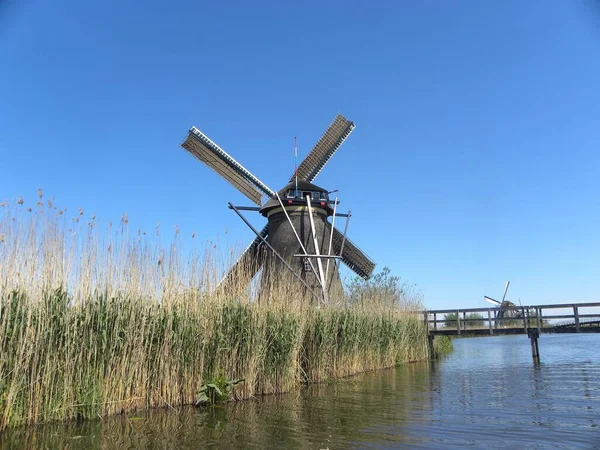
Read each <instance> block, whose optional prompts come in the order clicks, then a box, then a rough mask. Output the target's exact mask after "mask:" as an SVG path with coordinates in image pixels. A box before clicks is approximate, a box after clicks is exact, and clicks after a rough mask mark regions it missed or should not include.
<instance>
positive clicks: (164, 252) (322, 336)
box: [0, 192, 427, 429]
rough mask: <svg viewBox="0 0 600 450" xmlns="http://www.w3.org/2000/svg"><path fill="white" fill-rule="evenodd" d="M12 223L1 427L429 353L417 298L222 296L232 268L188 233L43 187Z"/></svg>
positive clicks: (0, 290) (257, 388)
mask: <svg viewBox="0 0 600 450" xmlns="http://www.w3.org/2000/svg"><path fill="white" fill-rule="evenodd" d="M0 214H1V216H0V429H3V428H6V427H9V426H17V425H22V424H32V423H39V422H47V421H53V420H67V419H74V418H95V417H104V416H106V415H110V414H115V413H119V412H124V411H130V410H134V409H139V408H151V407H168V408H173V409H176V408H177V407H178V406H180V405H183V404H190V403H192V402H194V400H195V398H196V396H197V393H198V391H199V389H200V387H201V385H202V384H203V383H204V382H205V381H206V380H210V379H211V378H214V377H216V376H225V377H228V378H231V379H234V378H244V379H245V380H246V381H245V382H244V383H242V384H240V385H238V386H237V387H236V389H235V392H234V395H235V397H236V398H246V397H249V396H254V395H260V394H267V393H277V392H285V391H289V390H291V389H293V388H295V387H296V386H298V385H299V384H300V383H303V382H313V381H322V380H326V379H333V378H337V377H342V376H347V375H351V374H354V373H357V372H361V371H365V370H372V369H378V368H383V367H389V366H393V365H395V364H398V363H401V362H406V361H411V360H418V359H423V358H425V357H427V346H426V341H427V339H426V334H425V330H424V327H423V326H422V324H421V323H420V320H419V317H418V316H417V315H416V314H414V312H411V311H413V310H414V309H417V308H416V307H417V306H419V302H418V301H417V302H416V303H415V302H414V298H413V297H410V296H407V295H405V294H402V295H400V297H398V298H397V299H396V300H397V301H395V302H394V303H393V304H390V303H387V302H381V301H379V302H378V301H377V299H378V296H377V292H376V291H373V292H371V294H370V295H372V297H371V298H372V299H373V302H369V301H367V299H366V298H361V301H351V300H348V299H347V298H343V299H337V301H336V302H332V303H334V304H332V305H331V306H325V307H317V306H315V304H314V302H311V301H307V300H306V298H304V297H303V296H302V295H301V292H300V291H299V290H298V289H297V288H296V287H295V286H296V285H295V284H294V283H289V284H287V289H286V288H285V287H282V283H278V291H277V292H273V291H271V292H268V294H266V295H265V292H262V293H261V296H260V297H257V296H256V292H255V290H253V289H251V288H248V279H246V278H244V277H240V278H239V279H238V280H237V281H236V283H237V285H235V286H233V287H232V288H231V289H228V290H226V291H224V290H215V289H214V287H215V285H216V283H217V282H218V281H219V279H220V277H221V276H222V274H223V271H224V270H225V268H226V267H227V266H228V264H230V263H231V261H227V263H221V262H220V260H219V258H216V257H215V256H214V252H211V251H205V249H204V248H203V249H202V251H196V250H194V249H187V250H186V251H183V250H182V246H181V245H180V244H179V241H178V237H177V233H176V235H175V239H174V241H173V242H172V243H171V245H169V246H167V247H164V246H162V245H161V243H160V234H159V233H158V231H155V232H153V233H150V234H144V233H142V232H136V233H132V232H131V231H130V229H129V227H128V223H127V217H126V216H123V217H122V218H121V221H120V222H119V223H118V224H116V225H111V224H106V225H105V226H102V227H100V226H99V225H98V222H97V220H96V219H95V217H88V216H86V214H85V213H84V211H81V210H79V211H77V212H76V213H74V214H73V213H71V212H69V211H65V210H59V209H57V208H56V207H55V206H54V205H53V204H52V201H51V200H50V201H44V199H43V198H42V193H41V192H40V193H39V200H38V203H37V205H36V206H35V208H31V209H29V208H27V206H26V205H25V204H24V203H23V202H17V204H16V205H8V204H4V205H3V206H2V207H1V208H0ZM100 228H102V229H100ZM234 293H235V294H234ZM403 295H404V298H402V296H403Z"/></svg>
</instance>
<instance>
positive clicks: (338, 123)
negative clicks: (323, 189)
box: [290, 114, 355, 183]
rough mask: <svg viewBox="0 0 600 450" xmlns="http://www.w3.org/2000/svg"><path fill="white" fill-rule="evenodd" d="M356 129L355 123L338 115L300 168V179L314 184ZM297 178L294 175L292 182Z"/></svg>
mask: <svg viewBox="0 0 600 450" xmlns="http://www.w3.org/2000/svg"><path fill="white" fill-rule="evenodd" d="M354 128H355V125H354V122H351V121H350V120H348V119H346V118H345V117H343V116H342V115H340V114H338V115H337V116H336V118H335V119H334V120H333V122H332V123H331V125H329V128H327V130H326V131H325V133H324V134H323V136H321V139H319V141H318V142H317V143H316V144H315V146H314V147H313V149H312V150H311V151H310V153H309V154H308V155H307V156H306V158H304V160H303V161H302V163H300V166H298V179H300V180H305V181H308V182H309V183H312V181H313V180H314V179H315V178H316V176H317V175H318V174H319V172H320V171H321V170H322V169H323V167H324V166H325V164H327V161H329V160H330V159H331V157H332V156H333V154H334V153H335V152H336V151H337V149H338V148H340V146H341V145H342V144H343V143H344V141H345V140H346V138H347V137H348V136H349V135H350V133H352V130H354ZM295 177H296V174H295V173H294V174H292V177H291V178H290V181H294V179H295Z"/></svg>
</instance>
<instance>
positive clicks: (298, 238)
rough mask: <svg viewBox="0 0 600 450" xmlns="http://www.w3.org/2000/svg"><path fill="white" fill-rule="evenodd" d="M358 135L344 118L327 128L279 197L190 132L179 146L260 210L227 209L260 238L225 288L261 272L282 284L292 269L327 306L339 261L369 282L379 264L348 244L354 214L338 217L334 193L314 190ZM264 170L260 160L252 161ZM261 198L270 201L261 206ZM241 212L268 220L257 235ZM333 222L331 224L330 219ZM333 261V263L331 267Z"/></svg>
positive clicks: (229, 275) (201, 136)
mask: <svg viewBox="0 0 600 450" xmlns="http://www.w3.org/2000/svg"><path fill="white" fill-rule="evenodd" d="M353 129H354V123H353V122H351V121H349V120H348V119H346V118H344V117H343V116H341V115H338V116H336V118H335V119H334V121H333V122H332V123H331V125H330V126H329V128H328V129H327V130H326V131H325V133H324V134H323V136H322V137H321V138H320V139H319V141H318V142H317V143H316V145H315V146H314V148H313V149H312V150H311V151H310V152H309V154H308V155H307V156H306V158H305V159H304V161H302V163H301V164H300V166H297V168H296V170H295V171H294V173H293V174H292V176H291V177H290V179H289V182H288V184H286V185H285V186H284V187H283V188H281V189H280V190H279V191H277V192H276V191H273V190H272V189H270V188H269V187H268V186H267V185H265V184H264V183H263V182H261V181H260V180H259V179H258V178H257V177H256V176H254V175H253V174H252V173H250V171H249V170H247V169H246V168H245V167H244V166H242V165H241V164H240V163H239V162H237V161H236V160H235V159H233V158H232V157H231V156H230V155H229V154H228V153H226V152H225V151H224V150H223V149H221V148H220V147H219V146H218V145H217V144H215V143H214V142H213V141H212V140H210V138H209V137H208V136H206V135H205V134H204V133H202V132H201V131H200V130H198V129H197V128H196V127H192V128H191V129H190V130H189V133H188V137H187V139H186V140H185V141H184V142H183V143H182V144H181V146H182V147H183V148H184V149H186V150H187V151H189V152H190V153H191V154H192V155H193V156H195V157H196V158H197V159H199V160H200V161H202V162H203V163H204V164H206V165H207V166H208V167H210V168H211V169H213V170H214V171H215V172H217V173H218V174H219V175H221V176H222V177H223V178H225V179H226V180H227V181H229V182H230V183H231V184H232V185H233V186H234V187H235V188H236V189H238V190H239V191H240V192H242V193H243V194H244V195H245V196H246V197H248V198H249V199H250V200H252V202H254V203H255V204H256V205H258V206H256V207H241V206H240V207H236V206H234V205H232V204H231V203H229V207H230V208H231V209H233V210H235V212H236V213H237V214H238V215H239V216H240V218H242V220H244V222H245V223H246V224H247V225H248V226H249V227H250V228H251V229H252V231H253V232H254V233H255V234H256V238H255V239H254V240H253V241H252V242H251V243H250V245H249V246H248V247H247V248H246V250H245V251H244V252H243V253H242V255H241V256H240V258H239V259H238V260H237V262H236V263H235V264H234V265H233V267H231V269H230V270H229V272H228V273H227V275H226V276H225V277H224V278H223V280H222V281H221V284H220V285H221V286H227V283H228V282H230V281H231V280H235V279H238V280H239V279H240V276H242V275H243V276H245V277H249V278H252V277H253V276H254V275H255V274H256V273H258V271H259V270H260V269H261V268H262V269H263V278H266V277H265V271H269V272H270V274H269V275H271V279H277V278H278V277H279V278H281V276H280V274H281V271H285V269H288V270H290V271H291V273H292V275H293V276H294V277H295V278H296V279H298V280H300V281H301V282H302V283H303V284H304V286H305V287H306V288H307V289H308V290H309V291H310V292H312V293H313V294H314V293H315V291H316V292H319V291H320V292H321V293H322V300H323V301H327V297H328V291H329V290H330V288H331V287H332V286H337V287H338V288H339V289H341V280H340V276H339V272H338V266H337V264H335V262H336V261H338V260H339V259H341V260H342V261H343V262H344V263H345V264H346V265H347V266H348V267H349V268H350V269H351V270H352V271H353V272H355V273H356V274H357V275H359V276H360V277H362V278H368V277H369V276H370V275H371V273H372V272H373V269H374V267H375V263H374V262H373V261H372V260H371V259H370V258H369V257H368V256H367V255H366V254H365V253H363V252H362V251H361V250H360V249H359V248H358V247H357V246H356V245H354V244H353V243H352V242H351V241H350V240H349V239H347V238H346V231H347V226H348V219H349V217H350V214H339V213H337V210H336V208H337V204H338V203H339V202H338V201H337V198H336V199H335V200H333V201H332V200H330V198H329V194H330V192H329V191H328V190H327V189H323V188H321V187H319V186H316V185H314V184H312V182H313V181H314V179H315V178H316V176H317V175H318V174H319V173H320V172H321V170H322V169H323V167H324V166H325V164H326V163H327V162H328V161H329V159H330V158H331V157H332V156H333V154H334V153H335V152H336V151H337V149H338V148H339V147H340V146H341V145H342V143H343V142H344V141H345V140H346V138H347V137H348V136H349V135H350V133H351V132H352V130H353ZM254 162H255V163H256V164H257V165H260V162H261V161H260V159H258V158H255V161H254ZM263 196H266V197H267V200H266V201H265V202H264V203H263V202H262V198H263ZM240 210H246V211H248V210H249V211H257V212H259V213H260V214H261V215H263V216H264V217H265V218H266V219H267V224H266V225H265V226H264V228H263V229H262V230H261V231H257V230H255V229H254V228H253V227H252V225H250V223H249V222H248V221H247V220H246V219H245V218H244V217H243V216H242V214H241V213H240ZM336 216H337V217H345V218H346V219H347V220H346V229H345V231H344V233H341V232H340V231H338V229H337V228H335V218H336ZM329 217H331V222H329V220H328V218H329ZM330 261H333V262H334V263H333V264H332V265H331V266H332V268H331V270H329V269H330Z"/></svg>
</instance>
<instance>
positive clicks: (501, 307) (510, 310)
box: [483, 281, 518, 325]
mask: <svg viewBox="0 0 600 450" xmlns="http://www.w3.org/2000/svg"><path fill="white" fill-rule="evenodd" d="M508 286H510V281H507V282H506V286H504V294H503V295H502V301H501V302H499V301H498V300H495V299H493V298H491V297H488V296H487V295H484V296H483V299H484V300H485V301H486V302H488V303H491V304H492V305H494V306H496V307H497V312H496V319H504V318H505V317H504V316H505V315H507V316H510V317H517V316H518V312H517V311H515V310H514V308H515V304H514V303H513V302H509V301H508V300H506V293H507V292H508ZM497 324H498V322H496V325H497Z"/></svg>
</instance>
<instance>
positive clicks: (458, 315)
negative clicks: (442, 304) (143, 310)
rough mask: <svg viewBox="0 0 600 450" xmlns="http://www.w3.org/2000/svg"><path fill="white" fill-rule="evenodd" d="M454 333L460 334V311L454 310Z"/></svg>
mask: <svg viewBox="0 0 600 450" xmlns="http://www.w3.org/2000/svg"><path fill="white" fill-rule="evenodd" d="M456 334H458V335H459V336H460V311H459V310H458V309H457V310H456Z"/></svg>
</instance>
